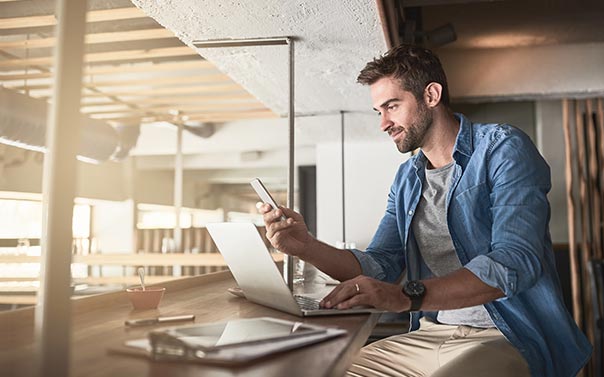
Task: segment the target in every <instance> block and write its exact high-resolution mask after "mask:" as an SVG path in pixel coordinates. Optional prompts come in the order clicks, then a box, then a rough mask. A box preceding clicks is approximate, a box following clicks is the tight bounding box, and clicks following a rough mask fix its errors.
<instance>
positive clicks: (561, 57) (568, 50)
mask: <svg viewBox="0 0 604 377" xmlns="http://www.w3.org/2000/svg"><path fill="white" fill-rule="evenodd" d="M439 57H440V58H441V61H442V63H443V66H444V68H445V71H446V72H447V77H448V79H449V88H450V92H451V96H452V97H453V98H456V99H458V100H459V99H468V100H471V99H480V100H484V99H486V98H491V99H492V100H495V99H502V98H516V99H520V98H524V99H527V98H528V99H535V98H540V99H545V98H560V97H563V96H568V95H571V96H575V95H580V96H589V95H591V96H593V95H596V94H598V93H600V94H601V93H604V75H603V74H602V67H603V66H604V44H603V43H584V44H564V45H550V46H537V47H525V48H499V49H477V50H471V51H468V50H458V51H455V50H446V49H443V50H442V51H441V52H439ZM578 68H579V69H578Z"/></svg>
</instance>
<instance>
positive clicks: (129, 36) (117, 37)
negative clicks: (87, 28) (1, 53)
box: [0, 0, 175, 50]
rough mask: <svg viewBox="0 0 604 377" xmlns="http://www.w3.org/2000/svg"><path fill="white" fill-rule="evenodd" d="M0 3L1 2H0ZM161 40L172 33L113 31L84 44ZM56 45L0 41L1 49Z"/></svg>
mask: <svg viewBox="0 0 604 377" xmlns="http://www.w3.org/2000/svg"><path fill="white" fill-rule="evenodd" d="M0 1H1V0H0ZM162 38H175V36H174V33H172V31H170V30H168V29H164V28H156V29H144V30H130V31H115V32H108V33H94V34H87V35H86V36H85V43H87V44H98V43H113V42H131V41H143V40H153V39H162ZM56 43H57V41H56V38H54V37H50V38H36V39H21V40H18V41H0V50H1V49H32V48H44V47H54V45H55V44H56Z"/></svg>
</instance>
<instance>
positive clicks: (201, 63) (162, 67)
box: [0, 59, 215, 82]
mask: <svg viewBox="0 0 604 377" xmlns="http://www.w3.org/2000/svg"><path fill="white" fill-rule="evenodd" d="M144 63H146V62H144ZM193 69H203V70H207V69H215V67H214V66H213V65H212V64H211V63H210V62H208V61H205V60H201V59H200V60H185V61H177V62H170V63H155V64H140V63H137V64H131V65H127V64H120V65H115V66H98V67H88V68H86V69H84V76H90V75H95V76H99V75H113V74H121V73H145V72H163V71H167V72H171V71H175V70H178V71H183V70H193ZM51 77H52V72H35V73H21V74H5V75H0V82H5V81H14V80H29V79H44V78H51Z"/></svg>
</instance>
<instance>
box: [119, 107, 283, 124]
mask: <svg viewBox="0 0 604 377" xmlns="http://www.w3.org/2000/svg"><path fill="white" fill-rule="evenodd" d="M179 116H180V117H181V118H183V117H184V118H186V119H187V120H192V121H207V122H210V121H212V122H227V121H234V120H243V119H265V118H266V119H268V118H278V117H279V116H278V115H277V114H275V113H274V112H272V111H270V110H259V111H246V112H228V113H211V114H191V115H189V114H180V115H179ZM174 118H175V117H174V116H173V115H156V116H146V117H125V118H118V119H112V120H109V121H108V122H109V123H111V124H114V125H139V124H141V123H153V122H173V121H174Z"/></svg>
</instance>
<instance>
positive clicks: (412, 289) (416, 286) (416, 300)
mask: <svg viewBox="0 0 604 377" xmlns="http://www.w3.org/2000/svg"><path fill="white" fill-rule="evenodd" d="M403 293H404V294H405V295H406V296H407V297H409V299H410V300H411V308H410V309H409V311H412V312H416V311H419V310H420V309H421V307H422V302H423V301H424V296H425V295H426V286H425V285H424V283H422V282H421V281H419V280H410V281H408V282H406V283H405V284H404V285H403Z"/></svg>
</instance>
